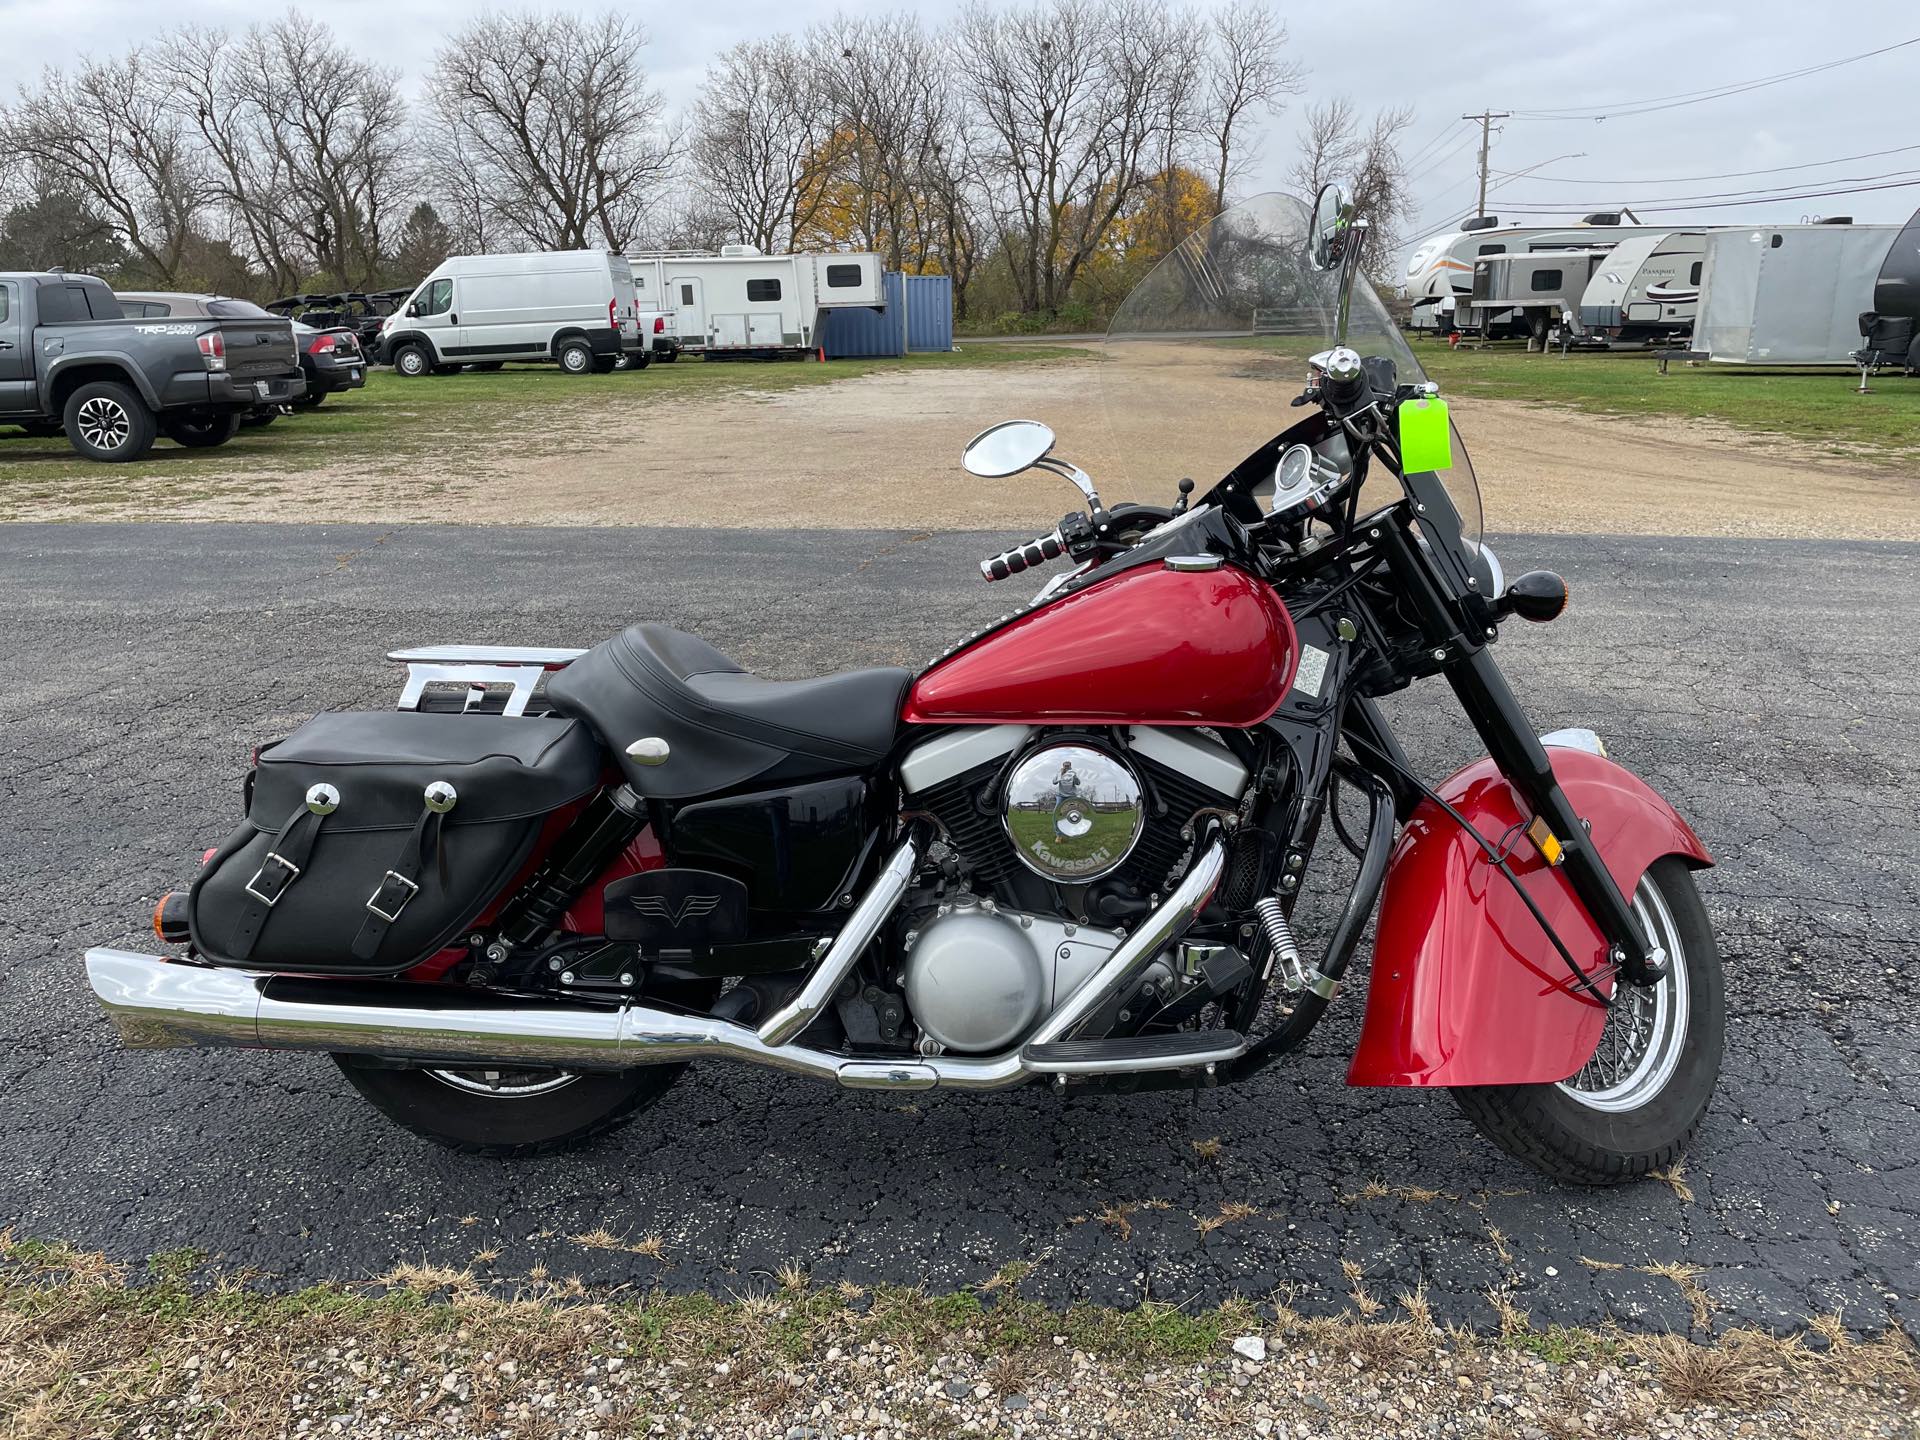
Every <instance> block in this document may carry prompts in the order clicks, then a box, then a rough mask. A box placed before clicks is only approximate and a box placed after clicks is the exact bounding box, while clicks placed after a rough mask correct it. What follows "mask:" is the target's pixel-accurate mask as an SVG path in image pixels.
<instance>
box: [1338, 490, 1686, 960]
mask: <svg viewBox="0 0 1920 1440" xmlns="http://www.w3.org/2000/svg"><path fill="white" fill-rule="evenodd" d="M1429 503H1430V504H1438V503H1439V500H1438V498H1437V497H1436V498H1435V499H1434V500H1433V501H1431V502H1429ZM1407 523H1409V520H1408V518H1407V517H1404V516H1403V517H1398V523H1395V522H1394V521H1389V522H1388V523H1385V524H1382V525H1380V526H1378V527H1377V528H1375V529H1374V530H1373V531H1372V532H1371V538H1373V539H1375V540H1378V541H1379V542H1380V543H1381V544H1382V546H1383V548H1384V549H1385V551H1386V556H1387V563H1388V565H1389V567H1390V568H1391V569H1392V570H1393V572H1394V574H1395V577H1396V578H1397V579H1398V580H1399V582H1400V584H1401V587H1402V590H1403V592H1404V593H1405V594H1406V595H1407V597H1408V598H1409V599H1410V600H1411V601H1412V602H1413V604H1414V606H1415V608H1416V609H1417V611H1418V612H1419V614H1420V617H1421V621H1422V626H1423V629H1424V631H1425V634H1426V638H1427V641H1428V643H1429V644H1430V645H1431V646H1432V647H1433V649H1434V653H1435V657H1436V658H1437V659H1440V660H1441V661H1442V664H1441V666H1440V669H1441V672H1442V673H1443V674H1445V675H1446V677H1447V683H1448V684H1450V685H1451V686H1452V687H1453V693H1454V694H1455V695H1456V696H1457V697H1458V698H1459V700H1460V705H1461V708H1462V709H1464V710H1465V711H1466V712H1467V715H1468V718H1470V719H1471V720H1472V721H1473V728H1474V729H1475V730H1476V731H1478V732H1479V735H1480V739H1481V741H1482V742H1483V743H1484V744H1485V745H1486V747H1487V754H1489V755H1490V756H1492V757H1493V761H1494V763H1495V764H1496V765H1498V766H1499V767H1500V772H1501V774H1503V775H1505V776H1506V777H1507V779H1508V781H1509V782H1510V783H1511V784H1512V785H1513V786H1514V788H1515V789H1517V790H1518V791H1519V792H1520V795H1521V798H1522V799H1523V800H1525V801H1526V802H1527V804H1528V806H1529V807H1530V808H1531V809H1532V811H1533V813H1534V814H1535V815H1537V816H1539V817H1540V818H1541V819H1542V820H1544V821H1545V822H1546V824H1547V828H1548V829H1549V830H1551V831H1552V832H1553V838H1554V839H1555V840H1557V841H1558V842H1559V844H1560V850H1561V855H1560V861H1559V868H1560V869H1561V870H1563V871H1564V872H1565V874H1566V877H1567V882H1568V883H1569V884H1570V885H1572V886H1573V893H1574V895H1575V896H1576V897H1578V899H1579V901H1580V904H1581V906H1582V907H1583V908H1584V909H1585V910H1586V912H1587V914H1588V915H1589V916H1590V917H1591V918H1592V920H1593V923H1594V924H1595V926H1597V927H1598V929H1599V931H1600V935H1601V938H1602V939H1604V940H1605V941H1606V942H1607V950H1608V958H1609V959H1610V960H1611V961H1612V962H1613V964H1614V966H1615V967H1616V968H1617V969H1618V971H1619V973H1620V974H1621V975H1623V976H1625V977H1626V979H1627V980H1629V981H1630V982H1632V983H1633V984H1635V985H1651V984H1653V983H1654V982H1655V981H1657V980H1659V979H1660V977H1661V975H1662V974H1663V973H1664V957H1663V959H1662V961H1661V962H1660V963H1659V964H1656V963H1655V960H1654V957H1653V955H1652V954H1651V953H1650V952H1649V950H1648V948H1647V941H1646V936H1645V935H1644V934H1643V933H1642V932H1641V929H1640V926H1639V924H1638V923H1637V922H1636V921H1635V919H1634V915H1633V910H1632V908H1631V907H1630V906H1629V905H1628V904H1627V899H1626V896H1624V895H1622V894H1621V893H1620V887H1619V886H1618V885H1616V884H1615V883H1614V879H1613V874H1612V872H1611V871H1609V870H1608V869H1607V866H1606V862H1605V861H1604V860H1602V859H1601V857H1600V852H1599V850H1598V849H1596V848H1595V846H1594V844H1593V842H1592V840H1591V839H1590V837H1589V836H1588V833H1587V827H1586V824H1585V822H1583V821H1582V820H1581V818H1580V815H1579V813H1578V812H1577V811H1576V810H1575V809H1574V808H1573V802H1572V801H1570V800H1568V799H1567V796H1566V792H1565V791H1564V790H1562V789H1561V788H1560V782H1559V780H1558V779H1556V778H1555V776H1554V773H1553V765H1552V762H1551V761H1549V760H1548V758H1547V748H1546V746H1544V745H1542V744H1541V743H1540V737H1539V736H1538V735H1536V734H1535V733H1534V729H1533V726H1532V724H1531V723H1530V722H1529V721H1528V719H1527V714H1526V712H1525V711H1524V710H1522V709H1521V708H1520V702H1519V700H1518V699H1516V698H1515V696H1514V693H1513V687H1512V686H1510V685H1508V684H1507V677H1506V676H1505V675H1503V674H1501V673H1500V667H1499V666H1498V665H1497V664H1495V663H1494V659H1493V655H1492V653H1491V652H1490V651H1489V650H1488V648H1487V646H1486V644H1485V642H1484V640H1482V639H1480V638H1478V636H1477V634H1476V636H1475V638H1472V639H1469V638H1468V636H1467V634H1466V633H1464V632H1463V631H1462V630H1461V629H1460V626H1459V621H1458V620H1457V619H1456V618H1455V609H1456V607H1455V605H1454V604H1453V603H1452V602H1450V601H1449V600H1448V598H1447V597H1446V595H1445V593H1444V592H1443V591H1442V590H1441V588H1440V586H1439V585H1438V584H1437V583H1436V581H1435V577H1434V574H1433V571H1432V570H1431V569H1430V568H1429V564H1428V562H1427V560H1426V559H1425V558H1424V557H1423V556H1422V555H1421V554H1420V552H1419V549H1418V547H1416V546H1415V544H1414V542H1413V541H1412V539H1411V538H1410V537H1409V535H1408V531H1407V529H1406V525H1407ZM1456 534H1457V531H1456ZM1440 543H1445V537H1435V538H1433V539H1430V541H1429V546H1430V547H1431V546H1433V545H1435V544H1440ZM1487 634H1488V635H1489V636H1490V635H1491V634H1492V631H1491V630H1490V629H1489V630H1488V631H1487ZM1382 728H1384V727H1382Z"/></svg>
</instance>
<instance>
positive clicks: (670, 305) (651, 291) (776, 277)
mask: <svg viewBox="0 0 1920 1440" xmlns="http://www.w3.org/2000/svg"><path fill="white" fill-rule="evenodd" d="M628 263H629V264H630V265H631V266H632V267H633V288H634V304H635V308H636V309H637V310H638V311H639V312H640V313H641V314H643V315H644V314H647V313H648V312H654V311H658V312H662V313H665V314H671V316H672V317H673V318H672V323H671V325H669V326H668V327H667V329H668V330H670V331H671V333H672V334H674V335H675V336H676V337H677V338H678V340H679V345H680V348H681V349H682V350H686V351H690V352H700V353H704V354H707V355H713V356H730V355H766V356H771V355H780V354H798V353H807V352H811V351H813V350H814V349H816V348H817V347H818V345H819V329H820V315H821V312H822V311H827V310H838V309H846V308H850V307H856V306H865V307H868V308H870V309H881V308H884V307H885V305H886V303H887V300H886V281H885V275H884V273H883V271H882V269H881V265H880V257H879V256H878V255H872V254H840V253H829V254H821V255H762V254H761V253H760V252H759V251H758V250H757V249H755V248H754V247H753V246H751V245H726V246H722V247H721V250H720V253H719V254H718V255H709V254H705V253H703V252H698V251H684V250H655V251H649V252H646V253H644V254H638V255H632V256H629V257H628Z"/></svg>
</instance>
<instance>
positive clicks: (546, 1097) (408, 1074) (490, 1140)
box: [333, 1055, 687, 1156]
mask: <svg viewBox="0 0 1920 1440" xmlns="http://www.w3.org/2000/svg"><path fill="white" fill-rule="evenodd" d="M333 1059H334V1063H335V1064H337V1065H338V1066H339V1067H340V1070H341V1073H342V1074H344V1075H345V1076H346V1077H347V1080H348V1082H349V1083H351V1084H352V1086H353V1088H354V1089H356V1090H358V1091H359V1092H360V1094H361V1095H362V1096H364V1097H365V1098H366V1100H367V1101H368V1102H369V1103H371V1104H372V1105H373V1107H374V1109H376V1110H378V1111H379V1112H380V1113H381V1114H383V1115H385V1116H386V1117H387V1118H388V1119H389V1120H391V1121H393V1122H394V1123H395V1124H396V1125H400V1126H403V1127H404V1128H406V1129H408V1130H411V1131H412V1132H413V1133H414V1134H416V1135H419V1136H421V1137H422V1138H424V1139H427V1140H432V1141H434V1142H436V1143H438V1144H441V1145H445V1146H446V1147H447V1148H448V1149H451V1150H458V1151H460V1152H461V1153H462V1154H466V1155H495V1156H528V1155H544V1154H548V1153H550V1152H552V1151H555V1150H567V1149H571V1148H573V1147H574V1146H576V1145H584V1144H586V1143H587V1142H588V1141H590V1140H593V1139H596V1138H597V1137H599V1136H601V1135H605V1134H607V1133H608V1132H609V1131H612V1130H616V1129H618V1128H619V1127H620V1126H622V1125H624V1124H626V1123H627V1122H628V1121H629V1120H631V1119H633V1118H634V1117H635V1116H636V1115H638V1114H639V1113H640V1112H641V1111H642V1110H645V1109H646V1108H647V1107H648V1106H650V1105H652V1104H653V1103H654V1102H655V1101H656V1100H658V1099H659V1098H660V1097H661V1096H662V1095H664V1094H666V1093H667V1091H668V1089H669V1088H671V1087H672V1085H673V1082H674V1081H675V1080H677V1079H679V1078H680V1075H681V1072H682V1071H684V1070H685V1069H686V1068H687V1067H686V1066H685V1065H684V1064H680V1065H648V1066H644V1067H642V1068H640V1069H637V1070H621V1071H617V1072H613V1073H610V1074H570V1073H568V1072H564V1071H556V1070H487V1069H478V1068H475V1069H454V1068H447V1069H441V1070H392V1069H387V1068H384V1067H380V1066H374V1065H369V1064H368V1063H367V1062H366V1061H364V1060H362V1059H361V1058H360V1057H359V1056H355V1055H335V1056H334V1057H333Z"/></svg>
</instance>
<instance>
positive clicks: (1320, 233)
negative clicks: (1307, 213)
mask: <svg viewBox="0 0 1920 1440" xmlns="http://www.w3.org/2000/svg"><path fill="white" fill-rule="evenodd" d="M1352 218H1353V204H1352V202H1351V201H1349V200H1348V199H1347V192H1346V191H1345V190H1344V189H1342V188H1341V187H1340V186H1339V185H1337V184H1335V183H1333V182H1331V181H1330V182H1328V183H1327V184H1325V185H1322V186H1321V187H1320V193H1319V194H1318V195H1316V196H1314V199H1313V224H1312V225H1311V226H1310V227H1309V228H1308V230H1307V260H1308V263H1310V264H1311V265H1312V266H1313V268H1314V269H1316V270H1337V269H1339V268H1340V261H1341V258H1342V255H1343V253H1344V251H1345V249H1346V239H1347V222H1348V221H1350V220H1351V219H1352Z"/></svg>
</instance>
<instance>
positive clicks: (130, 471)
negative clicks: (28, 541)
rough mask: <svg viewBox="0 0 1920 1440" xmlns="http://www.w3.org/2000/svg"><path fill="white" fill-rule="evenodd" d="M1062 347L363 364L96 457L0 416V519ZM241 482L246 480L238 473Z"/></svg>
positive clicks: (405, 463) (437, 454) (454, 454)
mask: <svg viewBox="0 0 1920 1440" xmlns="http://www.w3.org/2000/svg"><path fill="white" fill-rule="evenodd" d="M1085 355H1086V352H1085V351H1083V350H1078V349H1074V348H1073V347H1070V346H1060V345H995V344H993V343H991V342H978V341H967V342H963V343H962V344H961V346H960V348H959V349H958V350H950V351H939V352H936V353H928V354H914V355H908V356H906V357H905V358H904V359H897V360H828V361H826V362H824V363H821V362H817V361H810V360H787V361H738V360H736V361H714V362H711V363H710V362H707V361H704V360H694V359H685V360H681V361H679V362H677V363H675V364H672V365H651V366H648V367H647V368H646V369H645V370H638V371H618V372H616V373H614V374H611V375H598V374H595V375H566V374H563V373H562V372H561V371H560V370H559V368H558V367H556V366H552V365H518V366H516V365H509V366H507V367H506V368H505V369H502V370H497V371H492V372H490V373H477V372H473V371H467V372H463V373H462V374H459V375H427V376H422V377H420V378H419V379H415V380H407V379H403V378H401V377H400V376H398V375H396V374H395V373H394V372H393V371H391V370H373V371H370V372H369V374H368V377H367V384H366V387H365V388H364V389H360V390H349V391H346V392H344V393H342V394H339V395H333V396H329V397H328V398H327V399H326V401H325V402H324V403H323V404H321V405H320V406H319V407H318V408H317V409H314V410H303V411H300V412H298V413H296V414H293V415H290V416H281V417H280V418H279V419H277V420H275V421H274V422H273V423H272V424H271V425H268V426H265V427H263V428H250V429H242V430H241V431H240V433H239V434H238V435H236V436H235V437H234V438H233V439H232V440H230V441H228V442H227V444H225V445H223V446H221V447H220V448H219V449H216V450H186V449H182V448H181V447H180V446H177V445H175V444H174V443H173V442H172V441H170V440H164V439H163V440H161V441H160V442H159V443H158V444H156V445H155V446H154V448H153V450H152V451H151V452H150V453H149V454H148V455H147V456H146V457H145V458H144V459H142V460H139V461H136V462H134V463H132V464H129V465H99V464H95V463H93V462H91V461H87V460H82V459H81V458H80V457H79V456H77V455H75V454H74V453H73V450H72V448H71V447H70V446H69V445H68V444H67V441H66V438H65V437H64V436H60V435H56V436H53V437H52V438H50V439H48V438H35V437H32V436H28V435H26V434H24V433H22V432H21V431H20V430H18V429H16V428H14V427H12V426H8V425H4V424H0V519H6V518H9V517H10V515H12V514H14V513H18V512H21V511H24V510H26V509H28V508H30V507H32V506H35V505H43V504H48V503H55V504H61V505H71V506H76V507H79V508H81V509H82V510H98V511H101V512H103V513H104V512H108V511H111V510H113V509H115V508H116V507H119V506H123V505H125V504H127V503H128V502H129V501H131V500H135V499H137V498H141V497H140V496H139V494H138V493H137V492H140V491H146V492H149V493H147V495H146V496H145V498H146V499H147V500H148V501H149V502H151V501H152V500H153V499H154V498H155V497H154V495H153V494H152V493H151V492H152V490H153V488H154V487H155V485H156V482H157V484H158V489H159V491H160V493H161V496H162V497H163V498H173V499H177V500H190V499H194V498H199V497H200V496H204V495H206V494H209V493H211V492H210V490H209V489H208V482H209V481H211V480H216V479H218V478H220V477H223V476H225V477H230V476H232V475H235V474H239V473H247V474H249V475H250V476H252V475H254V474H255V473H256V472H257V473H261V474H265V475H267V476H271V475H272V474H274V473H275V472H284V473H310V472H312V471H315V470H323V469H326V468H327V467H329V466H338V467H339V468H340V471H341V473H342V474H343V475H345V476H364V475H368V474H373V475H380V474H398V473H407V472H413V473H418V472H421V471H427V472H432V471H435V470H439V469H444V468H445V467H447V466H449V465H460V464H462V463H464V462H466V461H468V460H470V458H471V457H472V456H473V454H474V453H475V452H476V450H482V449H485V448H487V447H490V446H500V445H506V446H512V447H515V448H522V449H525V448H533V447H538V446H540V445H543V444H550V445H554V446H564V445H565V444H566V441H567V434H568V432H569V431H574V432H577V433H579V434H581V435H585V436H589V437H597V436H600V435H604V434H606V433H608V432H609V430H610V428H612V427H629V426H632V425H634V424H635V423H636V422H637V420H638V417H639V416H640V415H641V414H643V413H644V411H645V409H646V408H647V407H648V406H650V405H655V404H658V403H660V402H662V401H665V400H673V399H699V398H702V397H708V396H712V397H724V396H729V395H731V396H739V397H742V398H743V399H750V398H751V397H753V396H758V395H771V394H779V393H783V392H786V391H789V390H799V389H805V388H807V387H810V386H815V385H831V384H833V383H834V382H836V381H840V380H851V379H858V378H860V377H862V376H866V375H875V374H882V373H890V372H901V371H904V372H907V373H910V374H911V373H916V372H919V371H925V370H954V369H974V368H979V367H982V366H995V365H1010V364H1011V365H1019V364H1030V363H1034V362H1040V361H1048V360H1059V359H1066V358H1084V357H1085ZM249 483H253V482H252V480H251V479H250V480H249Z"/></svg>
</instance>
